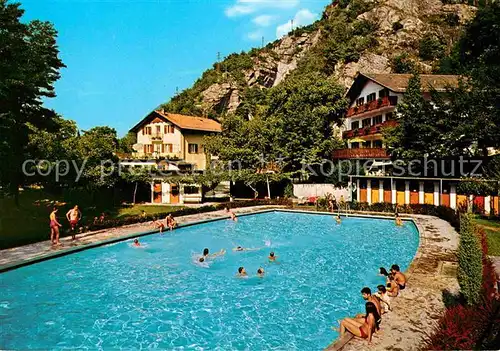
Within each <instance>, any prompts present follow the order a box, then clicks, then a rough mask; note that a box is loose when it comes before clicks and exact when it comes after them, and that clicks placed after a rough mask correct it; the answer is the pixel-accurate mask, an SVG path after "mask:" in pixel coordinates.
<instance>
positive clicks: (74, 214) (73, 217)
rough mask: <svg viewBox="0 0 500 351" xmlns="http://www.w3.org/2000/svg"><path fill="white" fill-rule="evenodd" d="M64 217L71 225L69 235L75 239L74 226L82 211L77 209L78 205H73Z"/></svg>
mask: <svg viewBox="0 0 500 351" xmlns="http://www.w3.org/2000/svg"><path fill="white" fill-rule="evenodd" d="M66 218H67V219H68V222H69V225H70V227H71V237H72V239H73V240H75V239H76V232H75V227H76V225H77V224H78V221H79V220H80V219H81V218H82V213H81V212H80V210H79V209H78V205H75V207H73V208H72V209H71V210H69V211H68V213H66Z"/></svg>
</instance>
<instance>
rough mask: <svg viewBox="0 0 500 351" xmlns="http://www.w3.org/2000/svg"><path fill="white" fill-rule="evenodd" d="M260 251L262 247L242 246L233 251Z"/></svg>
mask: <svg viewBox="0 0 500 351" xmlns="http://www.w3.org/2000/svg"><path fill="white" fill-rule="evenodd" d="M257 250H260V247H254V248H251V247H242V246H237V247H235V248H234V249H233V251H257Z"/></svg>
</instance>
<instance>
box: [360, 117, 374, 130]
mask: <svg viewBox="0 0 500 351" xmlns="http://www.w3.org/2000/svg"><path fill="white" fill-rule="evenodd" d="M371 120H372V119H371V118H365V119H364V120H363V121H362V123H363V128H365V127H369V126H370V125H371Z"/></svg>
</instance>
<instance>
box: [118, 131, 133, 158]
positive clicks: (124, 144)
mask: <svg viewBox="0 0 500 351" xmlns="http://www.w3.org/2000/svg"><path fill="white" fill-rule="evenodd" d="M136 143H137V134H136V133H134V132H128V133H127V134H126V135H125V136H124V137H123V138H121V139H119V140H118V151H119V152H123V153H125V154H129V153H132V152H133V151H134V149H133V148H132V146H133V145H134V144H136Z"/></svg>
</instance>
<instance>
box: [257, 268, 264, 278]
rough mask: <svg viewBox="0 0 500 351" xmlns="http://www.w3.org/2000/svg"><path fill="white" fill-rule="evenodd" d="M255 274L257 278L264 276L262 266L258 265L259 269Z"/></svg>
mask: <svg viewBox="0 0 500 351" xmlns="http://www.w3.org/2000/svg"><path fill="white" fill-rule="evenodd" d="M257 276H258V277H259V278H263V277H264V268H261V267H259V269H257Z"/></svg>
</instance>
